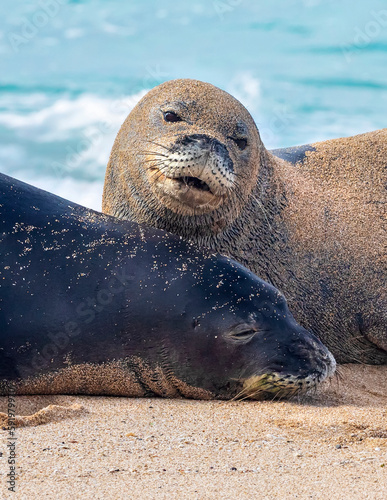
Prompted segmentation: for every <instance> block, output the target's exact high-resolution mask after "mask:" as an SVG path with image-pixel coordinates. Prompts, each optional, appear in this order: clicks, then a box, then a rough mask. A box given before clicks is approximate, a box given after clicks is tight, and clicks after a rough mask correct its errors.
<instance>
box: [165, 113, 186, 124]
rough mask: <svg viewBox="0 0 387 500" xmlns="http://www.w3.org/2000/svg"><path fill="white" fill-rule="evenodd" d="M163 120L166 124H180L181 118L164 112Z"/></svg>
mask: <svg viewBox="0 0 387 500" xmlns="http://www.w3.org/2000/svg"><path fill="white" fill-rule="evenodd" d="M164 120H165V121H166V122H181V121H182V120H181V118H180V116H179V115H178V114H176V113H175V112H174V111H166V112H165V113H164Z"/></svg>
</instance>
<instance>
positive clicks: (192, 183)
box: [174, 176, 214, 194]
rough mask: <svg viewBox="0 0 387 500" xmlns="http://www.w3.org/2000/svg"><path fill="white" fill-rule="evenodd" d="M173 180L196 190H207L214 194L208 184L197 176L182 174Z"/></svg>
mask: <svg viewBox="0 0 387 500" xmlns="http://www.w3.org/2000/svg"><path fill="white" fill-rule="evenodd" d="M174 180H175V181H176V182H178V183H180V184H181V185H184V186H188V187H189V188H191V189H196V190H198V191H203V192H205V193H206V192H207V193H211V194H214V193H213V192H212V191H211V189H210V186H209V185H208V184H207V183H206V182H204V181H202V180H201V179H199V178H198V177H189V176H183V177H175V178H174Z"/></svg>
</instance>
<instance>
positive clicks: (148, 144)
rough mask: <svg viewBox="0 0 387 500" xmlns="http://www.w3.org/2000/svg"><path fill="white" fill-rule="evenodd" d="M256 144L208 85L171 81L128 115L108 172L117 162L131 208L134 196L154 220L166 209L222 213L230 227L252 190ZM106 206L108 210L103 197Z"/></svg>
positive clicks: (234, 107)
mask: <svg viewBox="0 0 387 500" xmlns="http://www.w3.org/2000/svg"><path fill="white" fill-rule="evenodd" d="M261 146H262V143H261V140H260V137H259V133H258V130H257V128H256V126H255V123H254V121H253V119H252V117H251V116H250V114H249V113H248V111H247V110H246V109H245V108H244V107H243V106H242V104H240V102H239V101H237V100H236V99H234V98H233V97H232V96H231V95H229V94H227V93H226V92H224V91H222V90H220V89H218V88H216V87H214V86H213V85H210V84H208V83H203V82H199V81H196V80H175V81H171V82H167V83H165V84H162V85H160V86H159V87H156V88H155V89H153V90H151V91H150V92H149V93H148V94H147V95H146V96H145V97H144V98H143V99H142V100H141V101H140V102H139V104H138V105H137V106H136V107H135V108H134V109H133V111H132V112H131V113H130V115H129V117H128V118H127V120H126V122H125V123H124V125H123V127H122V128H121V130H120V133H119V135H118V137H117V140H116V144H115V146H114V148H113V151H112V156H111V160H110V168H112V167H113V168H117V161H118V164H119V171H120V181H119V182H120V184H121V183H123V184H124V185H125V186H126V188H127V189H128V193H127V198H128V199H129V203H130V199H131V198H133V197H135V198H136V197H137V199H141V200H142V201H143V202H144V203H145V204H146V205H147V206H148V207H151V208H152V210H153V211H154V212H156V213H159V214H160V215H161V214H162V213H163V210H165V208H167V209H169V210H171V211H172V212H174V213H175V214H178V215H182V216H195V215H202V214H210V213H212V212H214V211H216V210H219V209H221V210H222V213H223V214H224V215H225V216H226V217H227V222H229V221H230V220H232V219H233V218H235V217H236V216H237V215H238V213H239V212H240V210H241V209H242V207H243V205H244V202H245V201H247V198H248V197H249V195H250V193H251V191H252V190H253V188H254V187H255V184H256V178H257V175H258V168H259V163H260V161H259V159H260V151H261ZM117 156H118V158H117ZM107 182H108V176H107ZM109 196H112V194H111V193H110V194H109ZM122 201H123V200H122ZM104 203H105V205H106V204H107V205H108V209H109V202H108V201H106V194H105V201H104ZM109 212H110V213H113V214H116V215H119V216H122V214H120V211H119V210H114V209H113V210H111V209H110V210H109Z"/></svg>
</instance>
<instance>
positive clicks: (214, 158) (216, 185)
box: [164, 134, 234, 195]
mask: <svg viewBox="0 0 387 500" xmlns="http://www.w3.org/2000/svg"><path fill="white" fill-rule="evenodd" d="M168 160H169V161H168V162H167V163H168V166H167V168H166V169H165V171H164V174H165V175H166V176H167V177H170V178H173V179H176V180H180V181H181V180H184V179H186V178H188V180H189V181H188V184H187V185H188V186H189V187H193V188H194V189H197V190H202V191H209V192H211V193H212V194H214V195H224V194H226V193H227V190H228V189H229V188H230V187H231V186H232V184H233V182H234V164H233V161H232V160H231V158H230V155H229V153H228V150H227V147H226V146H225V145H224V144H222V143H221V142H219V141H218V140H217V139H215V138H213V137H210V136H208V135H204V134H193V135H186V136H184V137H181V138H179V139H178V140H177V141H176V143H175V144H174V145H173V147H172V148H171V150H170V155H169V158H168Z"/></svg>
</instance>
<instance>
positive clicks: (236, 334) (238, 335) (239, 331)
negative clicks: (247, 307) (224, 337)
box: [229, 325, 257, 344]
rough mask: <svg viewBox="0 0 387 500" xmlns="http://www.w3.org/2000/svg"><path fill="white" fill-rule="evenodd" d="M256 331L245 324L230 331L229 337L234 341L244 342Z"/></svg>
mask: <svg viewBox="0 0 387 500" xmlns="http://www.w3.org/2000/svg"><path fill="white" fill-rule="evenodd" d="M256 333H257V332H256V331H255V330H252V329H251V327H250V328H249V327H248V326H247V325H245V326H242V327H239V328H238V327H237V328H236V329H235V330H233V331H231V332H230V334H229V337H230V339H232V340H234V341H235V342H240V343H243V344H246V343H247V342H249V341H250V340H251V339H252V338H253V337H254V336H255V334H256Z"/></svg>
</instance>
